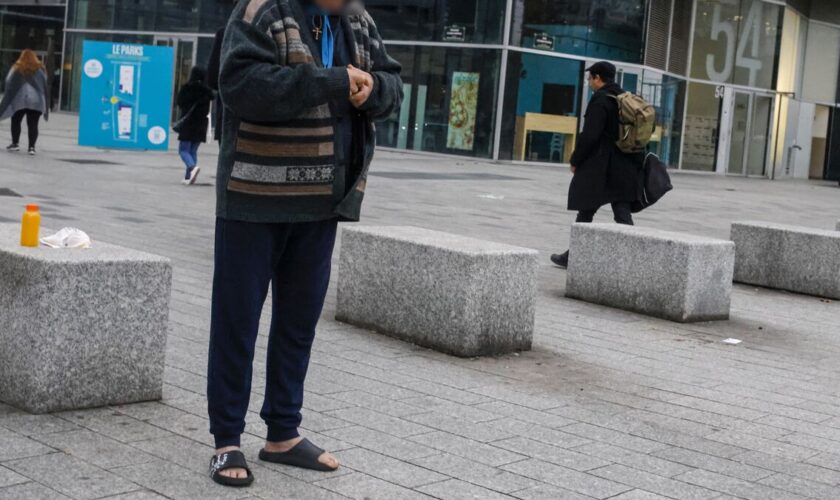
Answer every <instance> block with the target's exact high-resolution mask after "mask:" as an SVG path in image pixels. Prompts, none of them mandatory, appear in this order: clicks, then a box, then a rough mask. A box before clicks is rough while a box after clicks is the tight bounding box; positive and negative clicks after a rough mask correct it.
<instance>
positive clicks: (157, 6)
mask: <svg viewBox="0 0 840 500" xmlns="http://www.w3.org/2000/svg"><path fill="white" fill-rule="evenodd" d="M232 6H233V2H232V1H231V0H228V1H220V0H216V1H213V0H69V1H68V9H67V27H68V28H70V29H84V30H113V31H157V32H184V33H214V32H215V31H216V30H217V29H219V28H220V27H221V26H223V25H224V23H225V22H226V21H227V18H228V16H229V15H230V11H231V9H232Z"/></svg>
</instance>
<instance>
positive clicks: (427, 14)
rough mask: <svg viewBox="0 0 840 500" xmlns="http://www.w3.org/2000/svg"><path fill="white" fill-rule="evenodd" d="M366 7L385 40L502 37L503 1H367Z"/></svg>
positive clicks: (496, 40) (491, 39)
mask: <svg viewBox="0 0 840 500" xmlns="http://www.w3.org/2000/svg"><path fill="white" fill-rule="evenodd" d="M365 7H366V8H367V10H368V12H370V14H371V16H373V18H374V19H375V20H376V24H377V27H378V28H379V30H380V32H381V33H382V37H383V38H385V39H386V40H387V39H390V40H423V41H448V42H456V43H457V42H468V43H500V42H501V40H502V26H503V23H504V19H505V1H504V0H367V1H366V2H365Z"/></svg>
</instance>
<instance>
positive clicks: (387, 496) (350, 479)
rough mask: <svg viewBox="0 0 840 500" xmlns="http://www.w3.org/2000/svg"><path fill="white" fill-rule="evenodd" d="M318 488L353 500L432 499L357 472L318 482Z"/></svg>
mask: <svg viewBox="0 0 840 500" xmlns="http://www.w3.org/2000/svg"><path fill="white" fill-rule="evenodd" d="M317 485H318V486H320V487H322V488H325V489H327V490H331V491H334V492H336V493H339V494H341V495H342V496H344V497H347V498H353V499H355V500H392V499H393V500H429V499H430V498H433V497H431V496H429V495H426V494H424V493H421V492H419V491H414V490H410V489H408V488H403V487H402V486H398V485H396V484H394V483H389V482H387V481H383V480H381V479H377V478H375V477H373V476H368V475H367V474H362V473H359V472H356V473H353V474H350V475H347V476H341V477H336V478H331V479H324V480H323V481H318V483H317Z"/></svg>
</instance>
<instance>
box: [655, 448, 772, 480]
mask: <svg viewBox="0 0 840 500" xmlns="http://www.w3.org/2000/svg"><path fill="white" fill-rule="evenodd" d="M654 455H656V456H657V457H661V458H664V459H667V460H671V461H674V462H677V463H680V464H684V465H687V466H691V467H694V468H697V469H703V470H707V471H711V472H717V473H720V474H725V475H727V476H732V477H737V478H739V479H744V480H747V481H758V480H760V479H763V478H765V477H768V476H770V475H772V474H773V472H772V471H771V470H768V469H766V468H764V469H763V468H760V467H754V466H751V465H747V464H745V463H743V462H742V460H743V458H742V457H743V456H744V455H739V456H736V457H735V460H729V459H726V458H720V457H716V456H714V455H707V454H704V453H699V452H696V451H693V450H687V449H685V448H668V449H667V450H663V451H660V452H657V453H655V454H654Z"/></svg>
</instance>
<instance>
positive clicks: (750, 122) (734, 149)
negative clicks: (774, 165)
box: [726, 89, 774, 177]
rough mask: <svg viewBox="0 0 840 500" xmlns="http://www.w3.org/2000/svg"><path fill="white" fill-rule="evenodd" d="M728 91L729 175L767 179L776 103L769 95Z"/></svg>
mask: <svg viewBox="0 0 840 500" xmlns="http://www.w3.org/2000/svg"><path fill="white" fill-rule="evenodd" d="M727 90H728V91H729V92H730V93H731V108H730V113H729V120H730V124H729V125H730V126H729V127H728V129H729V130H730V134H729V152H728V158H727V160H728V161H727V163H726V173H727V174H729V175H742V176H750V177H764V176H766V175H767V168H766V167H767V159H768V158H767V157H768V154H769V151H770V150H769V145H770V125H771V118H772V116H773V106H774V99H773V97H772V96H770V95H766V94H759V93H755V92H746V91H740V90H730V89H727Z"/></svg>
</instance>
